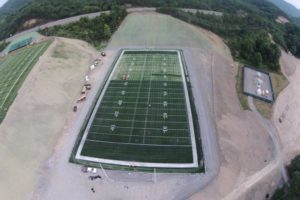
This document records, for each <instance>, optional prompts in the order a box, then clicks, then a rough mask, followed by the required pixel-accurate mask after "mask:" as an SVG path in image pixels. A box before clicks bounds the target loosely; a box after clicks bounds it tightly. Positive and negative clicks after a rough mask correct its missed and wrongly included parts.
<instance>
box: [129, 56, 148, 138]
mask: <svg viewBox="0 0 300 200" xmlns="http://www.w3.org/2000/svg"><path fill="white" fill-rule="evenodd" d="M147 58H148V54H146V57H145V59H144V63H143V73H142V77H141V79H140V81H139V82H140V83H139V88H138V93H137V97H136V101H135V106H134V107H133V108H134V112H133V119H132V123H131V131H130V136H129V142H131V135H132V133H133V129H134V128H133V125H134V121H133V120H134V119H135V116H136V110H137V105H138V103H139V98H140V96H141V85H142V84H141V83H142V81H143V79H144V76H145V71H144V69H145V66H146V62H147Z"/></svg>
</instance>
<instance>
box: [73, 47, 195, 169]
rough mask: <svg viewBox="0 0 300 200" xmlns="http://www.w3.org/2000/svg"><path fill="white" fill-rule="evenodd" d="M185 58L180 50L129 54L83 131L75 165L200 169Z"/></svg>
mask: <svg viewBox="0 0 300 200" xmlns="http://www.w3.org/2000/svg"><path fill="white" fill-rule="evenodd" d="M181 56H182V55H181V53H180V51H177V50H123V51H122V53H121V54H120V56H119V57H118V59H117V60H116V62H115V65H114V66H113V69H112V72H111V74H110V75H109V77H108V80H107V81H106V83H105V85H104V87H103V89H102V91H101V93H100V95H99V98H98V99H97V102H96V103H95V107H94V108H93V111H92V113H91V115H90V116H89V118H88V119H87V123H86V124H84V127H83V128H82V131H83V134H82V137H81V138H80V139H79V142H78V144H77V145H75V148H76V149H75V151H76V155H75V159H78V160H83V161H90V162H95V163H104V164H112V165H121V166H122V165H125V166H131V167H152V168H154V167H155V168H198V167H199V165H198V155H197V145H196V138H195V132H194V124H193V123H194V121H193V116H192V110H191V109H192V108H191V105H190V97H189V91H188V88H187V83H186V75H185V71H184V67H183V64H182V58H181Z"/></svg>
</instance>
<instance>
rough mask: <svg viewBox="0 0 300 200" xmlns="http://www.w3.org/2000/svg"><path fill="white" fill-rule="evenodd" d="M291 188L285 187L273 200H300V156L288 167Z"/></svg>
mask: <svg viewBox="0 0 300 200" xmlns="http://www.w3.org/2000/svg"><path fill="white" fill-rule="evenodd" d="M288 172H289V177H290V186H288V185H284V186H283V187H282V188H280V189H278V190H277V191H276V192H275V194H274V195H273V197H272V200H299V199H300V155H299V156H297V157H296V158H295V159H294V160H293V161H292V162H291V165H290V166H289V167H288Z"/></svg>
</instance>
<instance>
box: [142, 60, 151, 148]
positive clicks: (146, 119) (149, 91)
mask: <svg viewBox="0 0 300 200" xmlns="http://www.w3.org/2000/svg"><path fill="white" fill-rule="evenodd" d="M152 72H153V66H151V72H150V85H149V89H148V97H147V100H148V104H149V101H150V94H151V83H152ZM151 104H152V103H151ZM148 113H149V105H148V106H147V109H146V118H145V129H144V136H143V143H144V144H145V136H146V130H147V129H146V128H147V123H148Z"/></svg>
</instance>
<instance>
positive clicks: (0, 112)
mask: <svg viewBox="0 0 300 200" xmlns="http://www.w3.org/2000/svg"><path fill="white" fill-rule="evenodd" d="M52 42H53V39H50V40H47V41H43V42H41V43H37V44H34V45H33V46H31V47H30V48H33V47H34V46H35V45H39V44H42V43H48V44H47V45H46V46H45V47H44V48H43V49H42V51H41V52H40V53H39V54H38V55H37V56H36V58H34V60H32V61H31V64H30V67H28V69H27V70H26V71H24V73H23V75H22V76H21V77H20V79H19V81H18V82H17V84H16V85H15V86H14V91H17V92H13V93H12V94H11V95H10V96H9V97H8V98H7V100H6V102H8V103H5V104H7V108H8V109H7V110H3V109H0V124H1V123H2V122H3V120H4V119H5V116H6V114H7V112H8V110H9V107H10V106H11V105H12V103H13V101H14V100H15V98H16V97H17V95H18V91H19V89H20V88H21V86H22V84H23V82H24V81H25V79H26V78H27V76H28V75H29V73H30V72H31V70H32V68H33V67H34V65H35V64H36V63H37V61H38V59H39V58H40V56H41V55H43V54H44V53H45V51H46V50H47V49H48V48H49V46H50V45H51V43H52ZM25 48H26V47H25ZM22 49H23V48H22ZM18 51H19V50H16V51H14V52H13V53H14V54H15V53H17V52H18Z"/></svg>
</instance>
